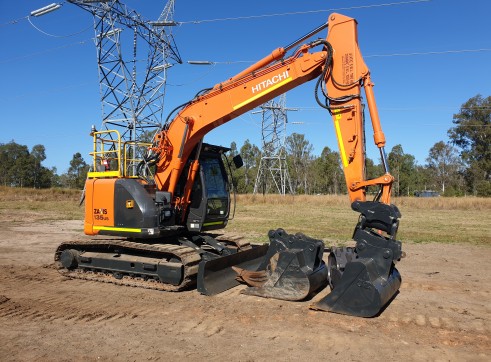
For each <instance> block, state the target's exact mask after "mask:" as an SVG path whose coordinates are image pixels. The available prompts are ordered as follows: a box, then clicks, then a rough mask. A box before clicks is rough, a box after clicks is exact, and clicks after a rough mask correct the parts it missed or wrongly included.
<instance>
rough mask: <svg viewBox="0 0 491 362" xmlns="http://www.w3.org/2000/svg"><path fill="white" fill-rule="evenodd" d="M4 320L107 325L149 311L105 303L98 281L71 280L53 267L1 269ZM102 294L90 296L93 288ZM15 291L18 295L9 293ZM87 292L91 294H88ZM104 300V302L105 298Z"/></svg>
mask: <svg viewBox="0 0 491 362" xmlns="http://www.w3.org/2000/svg"><path fill="white" fill-rule="evenodd" d="M0 275H1V277H0V318H9V319H11V318H18V319H22V320H27V321H39V322H41V321H50V322H53V321H70V322H84V323H94V324H97V323H105V322H110V321H114V320H119V319H130V320H131V319H135V318H138V317H140V316H144V315H145V314H148V312H149V310H148V308H147V309H142V308H140V307H138V306H135V305H134V304H130V305H128V304H125V305H122V306H117V305H115V304H114V302H110V301H108V302H104V301H102V303H101V298H100V297H101V294H100V289H99V288H100V285H99V283H96V282H84V283H83V285H82V284H81V283H80V282H79V281H71V280H70V282H71V283H68V281H69V280H67V279H65V278H63V277H62V276H60V275H59V274H58V273H57V272H56V270H55V269H53V268H51V267H49V268H47V267H44V268H35V267H24V268H23V269H16V268H15V266H1V267H0ZM94 288H95V289H97V290H98V292H95V293H93V294H91V293H90V290H91V289H94ZM10 290H15V291H16V293H15V295H12V294H11V293H9V291H10ZM83 291H87V293H84V292H83ZM103 300H104V299H103Z"/></svg>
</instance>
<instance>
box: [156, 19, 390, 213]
mask: <svg viewBox="0 0 491 362" xmlns="http://www.w3.org/2000/svg"><path fill="white" fill-rule="evenodd" d="M326 27H327V28H328V29H329V32H328V36H327V39H325V40H315V41H312V42H310V43H306V44H303V45H300V46H299V44H300V43H302V42H303V41H304V40H305V39H306V38H308V37H311V36H312V35H314V34H315V33H317V32H319V31H321V30H323V29H324V28H326ZM297 46H298V49H297V50H296V51H295V52H294V53H293V55H291V56H289V57H285V56H286V54H287V52H288V51H290V50H291V49H293V48H296V47H297ZM316 78H317V79H318V81H317V85H316V98H317V100H318V102H319V104H320V105H321V106H322V107H324V108H326V109H327V110H328V111H329V112H330V113H331V115H332V118H333V121H334V128H335V132H336V136H337V139H338V145H339V150H340V155H341V160H342V164H343V168H344V174H345V178H346V183H347V187H348V193H349V197H350V200H351V202H354V201H365V199H366V195H365V192H366V188H367V187H368V186H373V185H379V186H380V187H381V192H380V196H379V198H381V201H382V202H383V203H385V204H390V186H391V184H392V182H393V177H392V176H391V175H390V174H389V172H388V167H387V162H386V157H385V152H384V146H385V137H384V134H383V132H382V130H381V126H380V121H379V117H378V111H377V107H376V104H375V98H374V95H373V89H372V88H373V83H372V81H371V79H370V72H369V70H368V68H367V66H366V65H365V62H364V61H363V58H362V56H361V53H360V50H359V47H358V40H357V33H356V21H355V20H354V19H351V18H348V17H346V16H343V15H340V14H332V15H331V16H330V18H329V22H328V23H327V24H324V25H322V26H320V27H318V28H317V29H315V30H314V31H312V32H310V33H309V34H307V35H306V36H304V37H302V38H300V39H299V40H297V41H295V42H293V43H292V44H290V45H288V46H286V47H284V48H278V49H276V50H274V51H273V52H272V53H271V54H270V55H268V56H266V57H265V58H263V59H261V60H260V61H259V62H257V63H255V64H253V65H252V66H250V67H249V68H247V69H245V70H244V71H242V72H241V73H239V74H237V75H236V76H234V77H232V78H230V79H229V80H227V81H225V82H223V83H219V84H217V85H215V86H214V87H213V88H212V89H210V90H207V91H206V92H205V93H203V94H200V95H198V96H196V97H195V98H194V99H193V100H191V101H190V102H188V103H187V104H185V105H184V106H183V107H182V109H181V110H180V111H179V112H178V113H177V115H176V116H175V117H174V118H173V119H172V120H171V121H170V122H168V123H166V125H165V126H164V128H163V130H162V131H161V132H160V133H158V134H157V136H156V138H155V142H154V144H155V146H154V148H153V151H154V154H156V155H158V156H157V158H158V161H157V172H156V175H155V181H156V183H157V186H158V189H160V190H166V191H168V192H170V193H171V194H172V195H173V203H174V206H175V208H176V210H180V212H181V214H182V215H184V214H185V212H186V208H187V207H188V205H189V203H190V195H191V188H192V185H193V183H194V180H195V176H196V171H197V169H198V167H197V166H198V159H199V155H196V154H195V153H194V154H195V155H194V158H195V160H193V161H192V165H193V166H192V167H190V168H189V174H188V175H187V176H186V180H187V182H186V186H185V188H184V192H183V193H182V195H176V194H175V191H176V185H177V183H178V180H179V179H180V177H181V173H182V172H183V170H184V169H185V166H186V163H187V161H188V159H189V157H190V155H191V154H193V150H194V149H195V147H196V146H197V145H198V143H200V142H201V140H202V139H203V137H204V136H205V135H206V134H207V133H208V132H210V131H211V130H213V129H214V128H216V127H219V126H220V125H222V124H224V123H226V122H228V121H230V120H232V119H234V118H237V117H238V116H240V115H241V114H243V113H245V112H248V111H250V110H251V109H253V108H255V107H257V106H259V105H261V104H263V103H265V102H267V101H268V100H270V99H273V98H274V97H276V96H278V95H280V94H283V93H285V92H287V91H288V90H290V89H293V88H295V87H297V86H299V85H301V84H303V83H306V82H308V81H311V80H313V79H316ZM362 88H364V90H365V95H366V99H367V102H368V108H369V111H370V118H371V120H372V125H373V129H374V140H375V144H376V145H377V147H378V148H379V149H380V153H381V157H382V162H383V165H384V168H385V170H386V173H385V174H384V175H382V176H381V177H378V178H376V179H374V180H367V179H366V178H365V135H364V121H363V105H362V95H361V91H362ZM321 98H322V99H321Z"/></svg>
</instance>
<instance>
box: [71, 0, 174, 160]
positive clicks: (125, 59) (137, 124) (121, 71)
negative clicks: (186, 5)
mask: <svg viewBox="0 0 491 362" xmlns="http://www.w3.org/2000/svg"><path fill="white" fill-rule="evenodd" d="M68 1H69V2H70V3H72V4H74V5H77V6H79V7H80V8H82V9H84V10H86V11H88V12H90V13H91V14H92V15H93V17H94V29H95V45H96V48H97V65H98V69H99V83H100V92H101V103H102V126H101V127H102V129H105V130H107V129H116V130H118V131H119V133H120V135H121V139H122V141H123V142H128V141H130V142H135V141H139V140H141V138H142V136H143V134H144V133H145V132H146V133H147V135H148V134H152V135H153V133H154V132H155V131H157V129H158V128H160V127H161V125H162V117H163V109H164V95H165V86H166V73H167V69H168V68H169V67H171V66H172V64H173V63H182V60H181V57H180V55H179V52H178V50H177V47H176V45H175V42H174V39H173V37H172V32H171V30H172V26H173V25H176V23H175V22H174V21H173V20H172V19H173V16H174V0H169V1H168V2H167V4H166V6H165V8H164V10H163V11H162V13H161V15H160V17H159V18H158V19H157V20H155V21H146V20H144V19H143V18H142V16H141V15H140V14H138V13H137V12H136V11H134V10H131V9H129V8H128V7H127V6H126V5H124V4H123V3H121V2H120V1H118V0H102V1H97V0H68ZM140 43H142V44H141V45H140ZM111 137H112V136H111ZM136 152H137V151H136V150H135V151H134V154H135V153H136Z"/></svg>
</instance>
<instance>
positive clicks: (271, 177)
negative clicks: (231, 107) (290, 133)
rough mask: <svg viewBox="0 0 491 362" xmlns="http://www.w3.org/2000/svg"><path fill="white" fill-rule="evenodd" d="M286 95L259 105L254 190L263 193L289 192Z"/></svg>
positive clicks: (282, 193) (290, 189)
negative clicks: (259, 141) (259, 138)
mask: <svg viewBox="0 0 491 362" xmlns="http://www.w3.org/2000/svg"><path fill="white" fill-rule="evenodd" d="M285 105H286V95H285V94H283V95H281V96H280V97H279V98H278V101H277V102H276V101H275V100H274V99H273V100H271V101H269V102H267V103H265V104H264V105H262V106H261V109H262V110H261V112H262V127H261V128H262V150H261V153H262V156H261V161H260V163H259V170H258V172H257V177H256V182H255V184H254V193H255V194H256V193H258V192H262V193H263V194H265V193H268V192H272V190H274V189H276V190H277V191H278V193H279V194H281V195H285V194H286V193H287V192H289V193H293V190H292V186H291V182H290V176H289V174H288V167H287V163H286V150H285V139H286V124H287V122H288V120H287V111H293V110H295V109H292V108H286V107H285Z"/></svg>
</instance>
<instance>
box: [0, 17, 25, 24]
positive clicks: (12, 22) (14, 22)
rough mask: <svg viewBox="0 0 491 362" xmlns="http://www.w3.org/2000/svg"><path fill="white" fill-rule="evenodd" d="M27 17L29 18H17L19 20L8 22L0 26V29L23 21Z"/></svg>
mask: <svg viewBox="0 0 491 362" xmlns="http://www.w3.org/2000/svg"><path fill="white" fill-rule="evenodd" d="M28 17H29V16H24V17H22V18H19V19H14V20H10V21H8V22H6V23H3V24H0V27H2V26H7V25H12V24H17V23H18V22H19V21H21V20H24V19H27V18H28Z"/></svg>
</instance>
